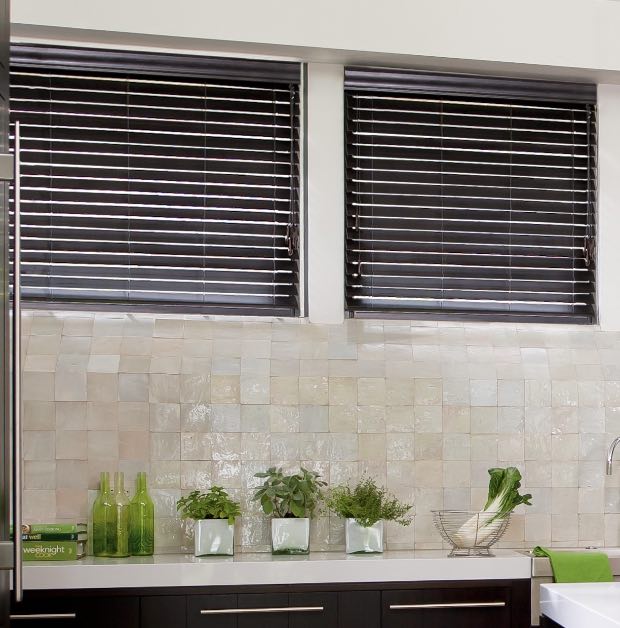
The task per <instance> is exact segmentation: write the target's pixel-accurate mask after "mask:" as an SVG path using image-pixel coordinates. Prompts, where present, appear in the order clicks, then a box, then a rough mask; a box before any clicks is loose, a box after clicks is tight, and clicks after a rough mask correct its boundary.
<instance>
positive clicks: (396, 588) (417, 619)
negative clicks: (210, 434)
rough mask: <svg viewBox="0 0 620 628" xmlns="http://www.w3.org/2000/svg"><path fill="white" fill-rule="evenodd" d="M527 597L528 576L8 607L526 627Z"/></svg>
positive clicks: (104, 618)
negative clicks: (486, 580)
mask: <svg viewBox="0 0 620 628" xmlns="http://www.w3.org/2000/svg"><path fill="white" fill-rule="evenodd" d="M529 595H530V581H529V580H517V581H499V582H479V581H472V582H399V583H372V584H322V585H309V584H306V585H303V584H300V585H296V584H291V585H277V586H276V585H272V586H264V587H261V586H240V587H230V586H221V587H217V586H216V587H212V586H210V587H178V588H176V587H172V588H166V589H148V588H147V589H122V590H121V589H119V590H108V589H101V590H80V591H27V592H26V595H25V599H24V602H22V603H20V604H14V605H13V607H12V613H13V614H14V615H21V616H24V617H28V616H30V618H29V619H27V621H19V623H18V622H17V621H16V622H15V625H19V626H24V628H110V627H111V626H113V627H114V628H361V627H363V628H474V627H475V628H530V622H529V618H530V598H529ZM36 615H40V616H41V617H40V618H35V617H34V616H36Z"/></svg>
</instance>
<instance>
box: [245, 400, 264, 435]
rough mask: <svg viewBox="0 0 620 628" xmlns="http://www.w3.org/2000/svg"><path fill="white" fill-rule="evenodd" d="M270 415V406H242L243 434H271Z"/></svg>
mask: <svg viewBox="0 0 620 628" xmlns="http://www.w3.org/2000/svg"><path fill="white" fill-rule="evenodd" d="M269 430H270V415H269V406H268V405H266V404H265V405H242V406H241V432H243V433H248V432H250V433H254V432H269Z"/></svg>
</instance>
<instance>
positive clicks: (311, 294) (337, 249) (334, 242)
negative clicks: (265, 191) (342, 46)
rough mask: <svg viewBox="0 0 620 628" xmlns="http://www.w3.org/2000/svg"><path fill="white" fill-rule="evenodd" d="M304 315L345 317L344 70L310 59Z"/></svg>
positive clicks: (329, 319) (321, 319)
mask: <svg viewBox="0 0 620 628" xmlns="http://www.w3.org/2000/svg"><path fill="white" fill-rule="evenodd" d="M307 77H308V80H307V99H306V109H307V111H308V124H307V128H306V135H307V146H308V149H307V154H306V162H307V170H308V206H307V216H308V223H307V224H308V249H307V260H308V313H309V318H310V322H312V323H341V322H342V320H343V315H344V214H345V212H344V175H343V172H344V167H343V164H344V89H343V81H344V71H343V67H342V66H341V65H336V64H326V63H309V64H308V74H307Z"/></svg>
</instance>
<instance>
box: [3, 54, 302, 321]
mask: <svg viewBox="0 0 620 628" xmlns="http://www.w3.org/2000/svg"><path fill="white" fill-rule="evenodd" d="M11 65H12V67H11V82H12V88H11V89H12V92H11V110H12V111H11V115H12V120H13V121H15V120H19V121H20V126H21V148H22V150H21V160H22V194H21V221H22V283H23V296H24V297H25V298H26V299H28V300H30V301H37V300H39V301H43V302H45V303H46V304H47V303H49V302H60V303H80V302H81V303H84V302H86V303H93V304H94V306H95V307H97V306H101V305H103V304H112V305H115V306H116V305H118V304H125V305H129V306H132V307H136V308H140V309H151V308H152V307H153V306H157V307H160V306H164V305H174V306H182V309H183V310H185V311H188V312H192V311H196V312H205V313H252V314H271V315H281V316H289V315H294V314H296V313H297V312H298V310H299V304H298V289H297V288H298V255H299V247H298V243H299V74H300V67H299V64H296V63H279V62H269V61H244V60H238V59H214V58H206V57H196V56H172V55H160V54H152V53H129V52H120V51H111V50H105V51H98V50H90V49H71V48H62V47H54V48H49V47H38V46H14V47H13V50H12V62H11Z"/></svg>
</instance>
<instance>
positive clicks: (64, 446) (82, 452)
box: [56, 430, 89, 460]
mask: <svg viewBox="0 0 620 628" xmlns="http://www.w3.org/2000/svg"><path fill="white" fill-rule="evenodd" d="M87 434H88V432H86V431H84V430H69V431H62V432H60V431H57V432H56V459H57V460H88V458H89V454H88V442H87Z"/></svg>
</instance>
